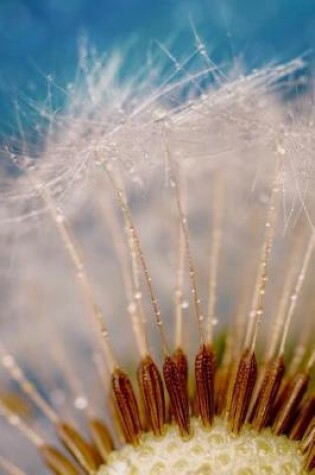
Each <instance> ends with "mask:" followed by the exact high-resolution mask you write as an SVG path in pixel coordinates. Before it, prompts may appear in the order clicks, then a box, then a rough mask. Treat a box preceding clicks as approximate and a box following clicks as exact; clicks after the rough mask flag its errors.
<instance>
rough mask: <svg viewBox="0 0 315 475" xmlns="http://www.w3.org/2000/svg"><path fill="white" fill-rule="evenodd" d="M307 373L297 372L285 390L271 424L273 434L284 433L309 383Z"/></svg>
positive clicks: (289, 425) (288, 427)
mask: <svg viewBox="0 0 315 475" xmlns="http://www.w3.org/2000/svg"><path fill="white" fill-rule="evenodd" d="M309 379H310V377H309V374H308V373H297V374H296V375H295V376H294V378H293V379H292V381H291V382H290V385H289V387H288V388H287V390H286V397H283V401H282V405H281V406H280V407H279V409H278V411H277V413H276V414H275V420H274V423H273V425H272V430H273V432H274V434H276V435H280V434H283V433H286V432H287V431H288V430H289V429H290V427H291V424H292V421H293V419H294V417H295V416H296V414H297V411H298V408H299V404H300V402H301V400H302V398H303V397H304V395H305V392H306V390H307V387H308V383H309Z"/></svg>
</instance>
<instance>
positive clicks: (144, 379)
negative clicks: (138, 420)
mask: <svg viewBox="0 0 315 475" xmlns="http://www.w3.org/2000/svg"><path fill="white" fill-rule="evenodd" d="M138 381H139V386H140V390H141V394H142V398H143V402H144V407H145V415H146V418H147V422H148V425H149V428H150V429H151V430H152V431H153V433H154V435H156V436H161V435H162V434H163V431H164V424H165V398H164V388H163V381H162V377H161V375H160V372H159V370H158V368H157V366H156V364H155V363H154V361H153V360H152V358H151V356H146V357H145V358H143V359H142V361H141V362H140V365H139V368H138Z"/></svg>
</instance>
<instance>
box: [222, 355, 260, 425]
mask: <svg viewBox="0 0 315 475" xmlns="http://www.w3.org/2000/svg"><path fill="white" fill-rule="evenodd" d="M256 379H257V362H256V357H255V354H254V353H253V352H252V351H248V350H246V351H245V352H244V353H243V355H242V356H241V358H240V361H239V364H238V368H237V371H236V376H235V379H234V380H233V390H232V397H231V403H230V407H229V409H228V419H229V423H230V426H231V431H232V432H233V433H234V434H238V433H239V431H240V429H241V428H242V426H243V424H244V422H245V419H246V416H247V412H248V408H249V404H250V401H251V397H252V394H253V389H254V386H255V383H256Z"/></svg>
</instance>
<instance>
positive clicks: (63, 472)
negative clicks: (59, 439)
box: [39, 445, 79, 475]
mask: <svg viewBox="0 0 315 475" xmlns="http://www.w3.org/2000/svg"><path fill="white" fill-rule="evenodd" d="M39 450H40V454H41V456H42V459H43V461H44V463H45V464H46V465H47V467H48V468H50V470H51V471H52V472H53V473H54V474H55V475H79V472H78V470H77V469H76V468H75V466H74V465H73V464H72V462H70V460H68V459H67V458H66V457H65V456H64V455H63V454H62V453H61V452H59V450H57V449H55V448H54V447H51V446H50V445H43V446H41V447H40V449H39Z"/></svg>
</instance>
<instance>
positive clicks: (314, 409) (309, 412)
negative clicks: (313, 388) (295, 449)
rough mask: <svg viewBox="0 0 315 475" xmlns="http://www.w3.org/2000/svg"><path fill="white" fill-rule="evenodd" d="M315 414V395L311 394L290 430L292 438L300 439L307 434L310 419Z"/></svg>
mask: <svg viewBox="0 0 315 475" xmlns="http://www.w3.org/2000/svg"><path fill="white" fill-rule="evenodd" d="M314 414H315V395H314V394H313V395H312V396H310V397H309V398H308V399H307V400H306V401H305V402H304V404H303V406H302V409H301V411H300V413H299V415H298V417H297V419H296V421H295V423H294V425H293V427H292V429H291V431H290V439H293V440H299V439H301V438H302V437H303V435H304V434H305V432H306V430H307V428H308V425H309V421H311V420H312V417H313V416H314Z"/></svg>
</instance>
